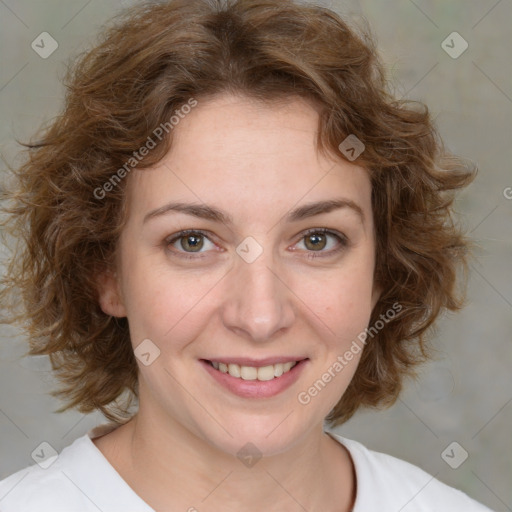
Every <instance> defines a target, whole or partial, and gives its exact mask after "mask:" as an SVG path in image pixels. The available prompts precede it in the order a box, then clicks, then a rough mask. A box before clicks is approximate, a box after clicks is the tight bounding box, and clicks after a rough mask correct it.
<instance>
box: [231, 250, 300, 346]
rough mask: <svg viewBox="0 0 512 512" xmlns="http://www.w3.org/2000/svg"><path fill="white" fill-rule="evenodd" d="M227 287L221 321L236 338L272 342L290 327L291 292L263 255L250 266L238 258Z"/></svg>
mask: <svg viewBox="0 0 512 512" xmlns="http://www.w3.org/2000/svg"><path fill="white" fill-rule="evenodd" d="M281 274H282V272H281ZM226 286H227V288H228V291H227V295H226V301H225V303H224V307H223V311H222V317H223V318H222V319H223V323H224V325H225V326H226V327H227V328H228V329H230V330H232V331H234V332H235V333H236V334H237V335H238V336H244V337H245V338H247V339H250V340H252V341H257V342H265V341H271V340H273V339H274V338H275V337H276V335H277V334H278V333H279V332H280V331H283V332H284V331H286V329H287V328H289V327H290V326H291V325H292V324H293V322H294V320H295V311H294V307H293V297H294V295H293V292H292V290H290V288H289V287H288V286H287V285H286V282H285V279H284V275H280V272H279V269H278V267H277V266H276V265H274V264H273V261H272V255H271V254H269V253H267V252H266V251H264V252H263V254H261V255H260V256H259V257H258V258H257V259H256V261H253V262H252V263H248V262H246V261H244V260H243V259H242V258H237V261H236V262H235V264H234V267H233V268H232V269H231V272H230V275H229V276H228V280H227V282H226ZM281 334H282V333H281Z"/></svg>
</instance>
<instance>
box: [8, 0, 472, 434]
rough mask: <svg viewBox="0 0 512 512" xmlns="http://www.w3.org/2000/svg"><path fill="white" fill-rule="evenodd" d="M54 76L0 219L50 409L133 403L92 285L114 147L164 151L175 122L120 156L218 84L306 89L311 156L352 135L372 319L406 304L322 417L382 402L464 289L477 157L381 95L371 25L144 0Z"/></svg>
mask: <svg viewBox="0 0 512 512" xmlns="http://www.w3.org/2000/svg"><path fill="white" fill-rule="evenodd" d="M65 83H66V86H67V95H66V101H65V106H64V108H63V111H62V113H61V115H60V116H59V117H57V118H56V119H55V120H54V121H53V122H52V123H51V125H50V126H48V127H47V128H45V129H44V130H43V131H42V133H41V134H40V136H39V139H38V141H37V142H33V143H30V144H26V146H27V148H28V149H27V150H26V155H27V158H26V160H25V162H24V163H23V164H22V165H21V166H18V167H17V168H16V169H12V172H13V176H14V178H15V180H14V190H13V191H12V194H11V195H10V196H9V197H10V202H9V203H8V204H7V205H6V206H4V208H3V209H4V211H7V212H8V213H9V216H8V220H7V221H5V223H4V224H5V225H6V227H7V230H6V232H7V233H9V234H10V235H11V236H12V237H13V238H14V240H16V241H17V242H18V243H17V244H16V247H15V248H14V249H13V251H14V252H13V254H12V256H11V258H10V261H9V266H8V270H7V274H6V276H5V277H4V278H3V282H4V285H5V286H4V288H3V290H2V292H1V293H2V296H1V297H2V302H3V303H4V304H5V306H6V308H8V311H9V314H8V317H7V318H6V320H5V321H15V322H21V323H22V325H24V327H25V328H26V333H27V336H28V339H29V346H30V350H29V351H28V353H29V354H31V355H42V354H46V355H48V356H49V357H50V360H51V363H52V367H53V369H54V371H55V373H56V376H57V377H58V379H59V380H60V387H59V389H57V390H56V391H54V392H53V393H52V394H53V395H55V396H58V397H60V398H62V399H64V400H65V405H64V406H63V407H62V408H61V409H59V410H58V412H62V411H65V410H67V409H69V408H73V407H75V408H77V409H78V410H79V411H81V412H85V413H87V412H92V411H94V410H101V412H102V413H103V414H104V415H105V416H106V417H107V418H109V419H110V420H114V421H123V420H126V419H128V418H129V417H130V415H131V413H130V412H129V409H130V406H131V405H133V404H134V403H136V402H137V394H138V387H137V378H138V375H137V364H136V360H135V357H134V354H133V350H132V347H131V344H130V337H129V329H128V323H127V319H126V318H121V319H119V318H114V317H111V316H108V315H106V314H105V313H103V311H102V310H101V308H100V306H99V303H98V291H97V276H98V273H100V272H101V271H104V270H105V269H107V268H110V267H111V266H112V265H113V262H114V257H115V254H116V248H117V241H118V237H119V234H120V232H121V229H122V227H123V222H124V219H125V216H126V215H125V214H126V204H125V193H124V191H125V186H126V181H127V180H126V179H124V180H122V179H119V180H117V181H116V182H115V183H113V182H112V179H113V176H114V174H116V171H117V177H124V176H125V175H126V174H128V172H129V170H130V169H129V168H128V169H127V167H126V162H128V161H132V164H133V165H136V166H137V168H140V169H142V168H147V167H149V166H152V165H154V164H156V163H157V162H158V161H159V160H161V159H162V158H163V156H164V155H165V154H166V153H167V152H168V150H169V148H170V145H171V142H172V139H173V137H172V135H173V133H172V131H171V130H167V131H168V132H169V133H168V135H167V134H166V136H165V137H162V140H157V141H156V142H157V143H156V144H155V147H154V148H153V149H152V150H151V151H148V152H146V153H147V154H146V155H145V156H144V157H143V158H140V159H139V158H137V161H136V162H135V163H133V158H134V154H135V153H134V152H137V150H138V149H139V148H141V147H143V146H144V145H146V144H147V141H148V140H149V139H148V137H150V136H151V134H152V133H153V132H154V130H155V128H156V127H158V126H161V125H162V124H164V123H166V122H168V120H169V118H170V117H171V115H172V113H173V112H175V111H176V109H177V108H179V107H180V106H182V105H184V104H186V103H187V102H189V101H190V99H191V98H195V99H196V100H201V99H206V98H208V97H212V96H214V95H218V94H221V93H225V92H234V93H239V94H243V95H246V96H248V97H251V98H254V99H258V100H261V101H264V102H272V101H275V100H285V101H286V99H289V98H290V97H293V96H300V97H303V98H306V99H307V100H308V101H310V102H312V103H314V104H315V105H316V106H317V107H318V108H319V113H320V119H319V131H318V140H317V144H318V150H319V151H321V152H323V153H325V154H326V153H329V154H331V155H337V158H343V155H342V153H341V152H340V150H339V149H338V146H339V144H340V142H341V141H343V140H344V139H345V138H346V137H347V136H348V135H350V134H352V135H355V136H357V138H358V139H360V140H361V141H363V143H364V145H365V150H364V152H363V153H362V154H361V155H360V156H359V158H358V160H357V164H358V165H361V166H363V167H365V168H366V169H367V170H368V171H369V174H370V179H371V182H372V207H373V214H374V222H375V229H376V241H377V242H376V267H375V280H376V283H378V284H379V285H380V287H381V288H382V290H383V292H382V295H381V296H380V299H379V301H378V303H377V305H376V306H375V308H374V310H373V312H372V317H371V323H372V324H373V323H374V322H375V321H377V319H378V318H380V317H381V315H382V314H385V313H386V312H387V311H389V310H390V309H392V308H393V304H395V305H396V303H398V304H400V305H401V306H402V309H401V312H400V315H397V317H396V318H395V319H394V320H393V321H390V322H388V323H386V325H385V326H384V327H383V328H382V329H381V330H380V331H379V332H378V334H377V335H376V336H374V337H372V339H371V340H369V342H368V343H367V344H366V346H365V349H364V351H363V353H362V355H361V360H360V363H359V366H358V368H357V371H356V373H355V376H354V378H353V379H352V381H351V383H350V385H349V387H348V388H347V390H346V392H345V393H344V395H343V396H342V397H341V399H340V400H339V402H338V404H337V405H336V406H335V408H334V409H333V410H332V411H331V412H330V414H329V416H328V417H327V420H328V421H330V422H331V424H333V425H337V424H340V423H342V422H344V421H346V420H347V419H349V418H350V417H351V416H352V415H353V414H354V413H355V411H356V410H357V409H358V408H359V407H360V406H378V405H381V406H389V405H391V404H392V403H394V402H395V401H396V399H397V397H398V395H399V392H400V390H401V388H402V382H403V379H404V377H405V376H407V375H414V374H415V369H416V367H417V365H418V364H420V363H422V362H425V361H426V360H428V359H429V358H430V357H431V355H432V352H431V348H432V347H431V346H430V345H429V344H428V343H427V342H428V340H429V339H430V338H431V336H430V335H431V334H432V329H431V328H432V327H433V323H434V321H435V320H436V318H437V317H438V316H439V314H440V313H441V312H442V311H444V310H446V309H448V310H456V309H459V308H460V307H461V306H462V304H463V293H462V292H463V287H462V288H459V287H458V286H457V285H458V283H459V279H458V269H459V268H462V269H465V268H466V266H467V262H466V259H467V253H468V243H469V242H468V240H467V239H466V238H465V237H464V235H463V233H462V231H461V229H460V228H459V227H458V226H457V225H456V224H455V222H454V221H453V217H452V210H453V206H452V205H453V198H454V192H455V191H456V190H457V189H460V188H462V187H464V186H466V185H467V184H468V183H469V182H470V181H471V180H472V178H473V177H474V174H475V169H474V168H472V166H471V165H469V164H468V162H467V161H465V160H463V159H461V158H459V157H456V156H454V155H450V154H448V152H447V151H446V150H445V148H444V146H443V143H442V141H441V139H440V137H439V135H438V132H437V129H436V128H435V125H434V122H433V120H432V116H431V114H430V112H429V110H428V108H427V107H426V106H425V105H424V104H422V103H421V102H413V101H409V100H402V99H397V98H396V97H395V96H394V95H393V94H392V92H391V91H390V89H389V86H388V83H387V79H386V76H385V72H384V67H383V65H382V63H381V61H380V59H379V56H378V54H377V51H376V44H375V38H374V37H373V36H372V35H371V31H370V30H369V29H368V28H367V27H366V28H359V29H355V28H349V26H348V24H347V23H346V22H345V21H343V19H342V18H341V17H340V16H338V15H337V14H335V13H334V12H332V11H330V10H328V9H326V8H323V7H319V6H315V5H302V4H298V3H296V2H294V1H293V0H227V1H225V2H223V1H221V0H172V1H168V2H164V3H144V4H141V5H139V6H136V7H134V8H132V9H129V10H126V11H124V12H123V13H122V14H121V15H120V16H119V17H118V18H115V19H114V21H113V22H112V23H111V24H110V25H109V26H108V27H106V28H105V30H104V32H103V33H102V37H101V40H100V41H98V43H97V44H96V46H95V47H94V48H93V49H92V50H90V51H88V52H86V53H85V54H84V55H83V56H81V57H80V58H79V59H78V60H77V61H76V62H75V63H74V64H73V65H72V67H71V68H70V70H69V71H68V74H67V76H66V80H65ZM137 155H138V153H137ZM138 156H139V155H138ZM132 164H130V165H132ZM121 169H125V171H126V172H124V173H123V172H121ZM109 180H110V183H111V184H112V186H109V187H105V184H106V183H107V182H109ZM107 189H108V192H105V191H106V190H107ZM98 191H103V192H101V193H99V192H98ZM20 307H21V309H20ZM123 398H124V400H123Z"/></svg>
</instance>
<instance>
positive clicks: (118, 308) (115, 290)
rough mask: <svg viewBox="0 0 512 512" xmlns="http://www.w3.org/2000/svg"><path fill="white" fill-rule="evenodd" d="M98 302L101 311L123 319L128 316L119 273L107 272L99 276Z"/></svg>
mask: <svg viewBox="0 0 512 512" xmlns="http://www.w3.org/2000/svg"><path fill="white" fill-rule="evenodd" d="M97 286H98V301H99V304H100V307H101V310H102V311H103V312H104V313H105V314H106V315H110V316H116V317H118V318H122V317H125V316H126V310H125V307H124V304H123V300H122V296H121V293H120V291H119V283H118V280H117V273H116V272H114V271H111V270H105V271H103V272H101V273H100V274H99V275H98V279H97Z"/></svg>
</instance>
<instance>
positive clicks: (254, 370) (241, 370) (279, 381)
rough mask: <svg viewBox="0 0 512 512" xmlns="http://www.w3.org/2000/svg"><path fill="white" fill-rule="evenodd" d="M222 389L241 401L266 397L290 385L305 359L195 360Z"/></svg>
mask: <svg viewBox="0 0 512 512" xmlns="http://www.w3.org/2000/svg"><path fill="white" fill-rule="evenodd" d="M199 362H200V363H201V365H202V366H203V367H204V369H205V370H206V371H207V372H208V373H209V374H210V376H211V377H213V379H214V381H215V382H216V383H217V384H220V385H221V386H222V387H223V388H224V389H227V390H228V391H230V392H231V393H233V394H235V395H238V396H240V397H243V398H270V397H272V396H275V395H277V394H279V393H281V392H283V391H284V390H286V389H287V388H289V387H290V386H292V384H294V383H295V382H296V381H297V379H298V378H299V376H300V374H301V372H302V370H303V368H304V367H305V366H306V365H307V363H308V362H309V359H308V358H303V359H293V357H291V358H290V357H286V358H279V359H275V358H274V360H273V361H271V360H268V359H267V360H262V361H255V360H249V359H245V360H242V359H237V360H236V362H235V360H233V359H232V360H209V359H201V360H200V361H199Z"/></svg>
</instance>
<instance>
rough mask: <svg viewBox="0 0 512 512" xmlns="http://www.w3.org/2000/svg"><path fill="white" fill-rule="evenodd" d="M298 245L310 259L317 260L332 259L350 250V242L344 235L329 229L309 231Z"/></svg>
mask: <svg viewBox="0 0 512 512" xmlns="http://www.w3.org/2000/svg"><path fill="white" fill-rule="evenodd" d="M301 244H304V247H300V245H301ZM298 245H299V249H301V250H302V251H304V252H305V253H306V256H307V257H308V258H316V257H332V256H334V255H335V254H337V253H339V252H340V251H342V250H343V249H346V248H348V246H349V242H348V239H347V237H346V236H345V235H343V234H342V233H337V232H334V231H330V230H328V229H327V228H316V229H310V230H309V231H307V232H306V233H305V234H304V235H303V236H302V238H301V240H300V241H299V244H298Z"/></svg>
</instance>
